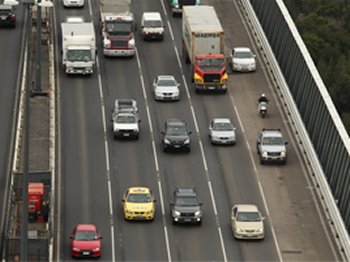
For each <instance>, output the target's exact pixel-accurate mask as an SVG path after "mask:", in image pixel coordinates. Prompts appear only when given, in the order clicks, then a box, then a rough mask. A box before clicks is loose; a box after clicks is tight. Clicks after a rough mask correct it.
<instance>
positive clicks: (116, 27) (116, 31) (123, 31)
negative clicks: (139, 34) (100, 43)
mask: <svg viewBox="0 0 350 262" xmlns="http://www.w3.org/2000/svg"><path fill="white" fill-rule="evenodd" d="M132 29H133V26H132V22H116V21H114V22H106V32H107V33H108V34H110V35H129V34H130V33H131V32H132Z"/></svg>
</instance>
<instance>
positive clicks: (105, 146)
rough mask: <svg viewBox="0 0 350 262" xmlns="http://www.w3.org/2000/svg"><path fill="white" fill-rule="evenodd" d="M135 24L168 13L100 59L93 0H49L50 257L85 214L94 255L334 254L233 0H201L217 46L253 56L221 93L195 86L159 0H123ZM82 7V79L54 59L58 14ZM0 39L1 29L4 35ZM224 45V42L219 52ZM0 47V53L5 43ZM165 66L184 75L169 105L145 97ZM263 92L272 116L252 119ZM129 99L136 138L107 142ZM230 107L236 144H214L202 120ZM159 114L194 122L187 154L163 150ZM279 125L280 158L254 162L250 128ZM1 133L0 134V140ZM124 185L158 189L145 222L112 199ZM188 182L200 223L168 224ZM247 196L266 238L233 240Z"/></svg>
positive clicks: (61, 250)
mask: <svg viewBox="0 0 350 262" xmlns="http://www.w3.org/2000/svg"><path fill="white" fill-rule="evenodd" d="M131 2H132V4H131V10H132V12H133V13H134V14H135V16H136V19H137V22H138V25H139V24H140V18H141V15H142V12H144V11H159V12H160V13H161V14H162V17H163V19H164V21H165V22H166V34H165V38H164V41H160V42H151V41H150V42H145V41H143V40H142V39H141V37H140V28H139V27H138V31H137V32H136V46H137V54H136V56H135V57H134V58H132V59H111V58H105V57H103V55H102V50H101V38H100V35H99V29H100V27H99V14H98V10H99V8H98V2H97V1H91V0H90V1H86V5H85V7H84V8H83V9H64V8H63V7H62V6H61V5H60V4H57V5H56V7H55V21H56V26H55V29H56V32H55V35H56V36H57V37H56V41H55V43H56V63H55V65H56V73H57V87H58V90H59V106H58V109H59V125H60V129H59V134H60V135H59V137H60V141H59V145H60V147H59V152H60V159H59V163H60V170H59V171H60V172H59V173H60V175H59V185H60V191H59V194H58V197H59V198H60V206H59V207H58V209H57V210H58V212H59V213H58V223H59V231H58V232H57V244H56V246H55V247H56V248H57V254H56V257H55V259H57V260H65V261H66V260H69V259H70V239H69V236H70V233H71V231H72V229H73V227H74V226H75V225H76V224H78V223H94V224H96V225H97V226H98V227H99V228H100V230H101V232H102V235H103V246H102V260H106V261H115V260H143V261H145V260H149V261H155V260H158V261H167V260H168V261H170V260H174V261H189V260H191V261H194V260H199V261H203V260H211V261H216V260H225V261H228V260H230V261H237V260H265V261H277V260H306V261H309V260H337V259H339V258H338V257H337V254H336V252H335V248H334V246H333V241H332V240H331V239H329V237H328V234H327V230H326V229H325V227H324V226H323V218H322V214H321V215H320V213H319V210H318V205H317V201H315V199H314V197H313V189H312V186H311V185H309V183H308V179H307V176H306V174H305V172H304V169H303V163H302V159H300V158H299V157H298V152H297V151H296V147H295V141H294V140H293V136H292V135H291V134H290V132H289V129H288V119H287V118H286V117H285V115H284V114H283V113H281V112H283V110H281V105H280V104H279V102H278V97H276V96H275V95H274V92H273V87H272V86H271V84H270V82H269V80H268V79H269V77H268V75H267V73H266V72H265V65H263V64H262V61H261V59H259V56H260V55H261V54H260V53H259V50H258V48H257V46H256V45H255V43H254V42H253V41H252V39H251V37H250V34H249V31H247V28H246V27H245V24H246V21H245V20H244V19H243V20H242V18H241V15H240V12H239V9H238V8H237V6H236V1H232V0H222V1H214V0H207V1H203V2H204V4H210V5H213V6H214V7H215V9H216V11H217V13H218V15H219V18H220V20H221V23H222V25H223V27H224V30H225V44H226V50H227V51H228V50H229V48H231V47H233V46H249V47H251V48H252V49H253V50H254V51H255V52H256V53H257V55H258V62H259V65H258V69H257V71H256V72H255V73H252V74H230V78H229V91H228V92H227V94H219V95H218V94H195V92H194V90H193V88H192V86H191V81H190V79H191V77H190V72H191V69H190V66H189V65H186V64H185V63H184V62H183V59H182V56H181V51H180V50H182V46H181V44H182V43H181V18H173V17H172V16H171V15H169V14H170V13H169V8H168V3H167V1H165V0H148V1H140V0H137V1H136V0H133V1H131ZM67 15H82V16H84V17H85V19H86V20H92V21H94V23H95V30H96V33H97V43H98V59H97V67H96V70H95V73H94V74H93V75H92V76H91V77H80V76H74V77H71V76H66V75H65V73H64V72H63V70H62V67H61V63H60V62H61V58H60V50H61V49H60V48H61V42H60V40H61V38H60V22H62V21H64V18H65V16H67ZM1 39H2V38H1ZM227 54H228V52H227ZM3 55H6V54H5V53H4V54H3ZM159 74H173V75H174V76H175V77H176V78H177V80H178V81H179V82H180V83H181V86H180V89H181V99H180V101H179V102H175V103H160V102H156V101H154V98H153V93H152V86H151V83H152V81H153V79H154V77H155V76H156V75H159ZM261 92H264V93H266V94H267V96H268V97H269V98H270V101H271V103H270V107H269V111H270V116H269V118H267V119H260V118H259V116H258V114H257V105H256V100H257V98H258V96H259V94H260V93H261ZM116 98H133V99H135V100H137V102H138V107H139V114H140V118H141V121H142V122H141V132H140V139H139V140H137V141H120V140H118V141H115V140H114V139H113V135H112V132H111V123H110V112H111V110H112V105H113V102H114V99H116ZM214 117H229V118H230V119H231V120H232V121H233V122H234V123H235V125H236V126H237V133H238V141H237V144H236V145H235V146H230V147H222V146H212V145H211V144H210V142H209V139H208V124H209V121H210V120H211V119H212V118H214ZM168 118H180V119H183V120H185V121H186V122H187V123H188V125H189V127H190V130H192V131H193V133H192V135H191V139H192V151H191V153H189V154H186V153H185V154H171V153H170V154H165V153H163V151H162V149H161V144H160V141H161V134H160V131H161V130H162V129H163V125H164V121H165V120H167V119H168ZM264 127H271V128H281V129H282V132H283V134H284V136H285V138H286V140H287V141H288V142H289V144H288V152H289V159H288V164H287V165H286V166H274V165H272V166H270V165H269V166H261V165H260V164H259V160H258V156H257V154H256V149H255V142H256V135H257V132H258V131H259V130H260V129H261V128H264ZM1 139H2V138H1ZM133 185H141V186H148V187H150V188H151V189H152V190H153V192H154V193H155V196H156V199H157V202H156V217H155V220H154V221H153V222H146V223H144V222H141V223H138V222H136V223H134V222H126V221H125V220H124V219H123V212H122V202H121V198H122V195H123V193H124V191H125V189H126V188H128V187H130V186H133ZM182 185H186V186H194V187H195V188H196V189H197V192H198V193H199V196H200V199H201V202H203V203H204V205H203V210H204V215H203V224H202V225H201V226H174V225H172V223H171V219H170V208H169V203H170V201H171V197H172V192H173V190H174V189H175V188H176V187H177V186H182ZM237 203H253V204H256V205H257V206H258V207H259V208H260V210H261V211H262V213H263V215H264V216H265V218H266V219H265V226H266V237H265V239H264V240H263V241H258V242H254V241H237V240H234V238H233V236H232V232H231V230H230V210H231V207H232V205H233V204H237Z"/></svg>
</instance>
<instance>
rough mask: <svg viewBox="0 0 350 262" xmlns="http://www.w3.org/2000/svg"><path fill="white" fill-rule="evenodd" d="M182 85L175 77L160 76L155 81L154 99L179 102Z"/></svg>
mask: <svg viewBox="0 0 350 262" xmlns="http://www.w3.org/2000/svg"><path fill="white" fill-rule="evenodd" d="M179 86H180V84H179V83H178V82H177V81H176V79H175V77H174V76H171V75H159V76H157V77H156V78H155V79H154V81H153V89H154V98H155V100H161V101H178V100H179V99H180V90H179Z"/></svg>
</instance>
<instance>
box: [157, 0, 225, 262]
mask: <svg viewBox="0 0 350 262" xmlns="http://www.w3.org/2000/svg"><path fill="white" fill-rule="evenodd" d="M160 2H161V4H162V5H163V7H164V3H163V0H160ZM164 12H165V13H166V11H164ZM166 16H167V14H166ZM167 21H168V25H169V28H171V24H170V22H169V20H168V17H167ZM170 30H172V29H170ZM173 47H174V50H175V54H176V58H177V61H178V64H179V68H180V72H181V76H182V81H183V83H184V86H185V90H186V94H187V98H188V101H189V104H190V109H191V114H192V118H193V123H194V125H195V129H196V133H197V136H198V143H199V147H200V150H201V157H202V162H203V167H204V170H205V173H206V178H207V183H208V187H209V190H210V197H211V201H212V203H213V209H214V213H215V217H216V221H217V230H218V233H219V238H220V244H221V250H222V253H223V257H224V261H225V262H226V261H227V256H226V249H225V243H224V239H223V238H222V232H221V227H220V224H219V217H218V214H217V212H216V204H215V203H216V201H215V198H214V193H213V191H212V188H211V180H210V175H209V171H208V166H207V160H206V157H205V153H204V149H203V144H202V140H201V136H200V132H199V125H198V121H197V117H196V113H195V110H194V107H193V104H192V99H191V95H190V91H189V88H188V85H187V80H186V78H185V74H184V72H183V68H182V64H181V59H180V56H179V53H178V50H177V48H176V45H175V42H174V41H173Z"/></svg>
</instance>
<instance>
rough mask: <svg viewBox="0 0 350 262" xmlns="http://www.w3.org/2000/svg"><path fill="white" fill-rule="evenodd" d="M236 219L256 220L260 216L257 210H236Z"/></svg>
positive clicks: (244, 220)
mask: <svg viewBox="0 0 350 262" xmlns="http://www.w3.org/2000/svg"><path fill="white" fill-rule="evenodd" d="M237 221H241V222H258V221H261V217H260V214H259V213H258V212H238V214H237Z"/></svg>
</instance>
